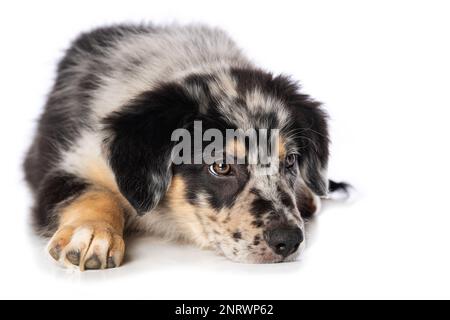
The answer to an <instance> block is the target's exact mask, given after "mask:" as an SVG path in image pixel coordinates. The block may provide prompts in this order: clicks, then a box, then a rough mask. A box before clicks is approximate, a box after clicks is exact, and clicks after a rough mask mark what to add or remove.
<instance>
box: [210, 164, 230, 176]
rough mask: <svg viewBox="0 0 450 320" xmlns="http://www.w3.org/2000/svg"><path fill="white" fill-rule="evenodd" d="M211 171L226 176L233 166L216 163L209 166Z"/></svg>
mask: <svg viewBox="0 0 450 320" xmlns="http://www.w3.org/2000/svg"><path fill="white" fill-rule="evenodd" d="M209 171H210V172H211V173H212V174H213V175H216V176H226V175H228V174H230V172H231V166H230V165H229V164H225V163H215V164H213V165H211V166H209Z"/></svg>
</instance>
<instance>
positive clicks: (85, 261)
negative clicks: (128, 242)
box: [48, 223, 125, 271]
mask: <svg viewBox="0 0 450 320" xmlns="http://www.w3.org/2000/svg"><path fill="white" fill-rule="evenodd" d="M48 252H49V253H50V255H51V256H52V257H53V259H55V260H56V261H59V262H60V263H62V264H63V265H65V266H68V265H74V266H78V267H79V268H80V270H81V271H83V270H85V269H105V268H115V267H118V266H119V265H120V264H121V263H122V260H123V256H124V252H125V243H124V241H123V238H122V236H120V235H119V234H117V232H115V231H114V230H113V228H111V227H109V226H108V225H106V224H95V223H92V224H84V225H81V226H78V227H72V226H65V227H61V228H60V229H58V231H56V233H55V234H54V236H53V237H52V239H51V240H50V243H49V245H48Z"/></svg>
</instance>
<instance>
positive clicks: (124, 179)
mask: <svg viewBox="0 0 450 320" xmlns="http://www.w3.org/2000/svg"><path fill="white" fill-rule="evenodd" d="M197 110H198V104H197V103H196V102H195V101H194V100H193V99H192V98H191V97H189V95H188V94H187V93H186V91H185V90H184V89H183V87H182V86H180V85H178V84H166V85H163V86H161V87H159V88H157V89H155V90H152V91H148V92H145V93H143V94H141V95H140V96H139V97H138V98H136V99H134V100H133V101H131V102H130V103H129V104H128V105H126V106H125V107H123V108H122V109H121V110H120V111H118V112H115V113H114V114H113V115H111V116H109V117H108V118H106V119H105V120H104V124H105V130H107V132H108V139H107V141H106V146H107V151H108V152H109V161H110V166H111V168H112V170H113V171H114V174H115V176H116V181H117V184H118V186H119V189H120V191H121V193H122V194H123V195H124V196H125V197H126V198H127V200H128V201H129V202H130V204H131V205H132V206H133V207H134V208H135V209H136V211H137V212H138V214H144V213H146V212H149V211H151V210H152V209H153V208H155V207H156V206H157V205H158V203H159V201H160V200H161V199H162V198H163V197H164V195H165V193H166V191H167V189H168V187H169V185H170V182H171V179H172V168H171V163H172V159H171V153H172V148H173V145H174V142H172V141H171V135H172V132H173V131H174V130H175V129H177V128H182V127H183V126H184V124H185V123H186V122H188V121H189V119H190V118H191V117H192V116H193V115H194V114H195V113H196V112H197Z"/></svg>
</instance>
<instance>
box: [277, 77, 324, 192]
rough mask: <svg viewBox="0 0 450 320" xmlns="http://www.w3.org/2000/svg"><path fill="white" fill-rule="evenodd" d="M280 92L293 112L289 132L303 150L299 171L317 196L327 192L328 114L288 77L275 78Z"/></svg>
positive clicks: (301, 150)
mask: <svg viewBox="0 0 450 320" xmlns="http://www.w3.org/2000/svg"><path fill="white" fill-rule="evenodd" d="M274 83H275V88H276V92H277V95H278V96H279V97H280V98H282V99H283V100H284V101H285V102H286V105H287V107H288V109H289V111H290V113H291V116H292V118H291V125H290V128H289V132H290V133H291V135H292V136H293V138H294V140H295V142H296V144H297V146H298V148H299V152H300V157H299V158H298V161H299V166H300V172H301V175H302V178H303V179H304V181H305V182H306V184H307V186H308V187H309V188H310V189H311V190H312V191H313V192H314V193H315V194H317V195H318V196H325V195H327V193H328V178H327V176H326V170H327V165H328V154H329V152H328V145H329V139H328V124H327V119H328V116H327V114H326V113H325V111H323V110H322V108H321V104H320V103H319V102H317V101H314V100H312V99H311V98H310V97H309V96H308V95H305V94H301V93H300V86H299V85H298V84H297V83H296V82H293V81H291V80H290V79H289V78H288V77H285V76H278V77H276V78H275V79H274Z"/></svg>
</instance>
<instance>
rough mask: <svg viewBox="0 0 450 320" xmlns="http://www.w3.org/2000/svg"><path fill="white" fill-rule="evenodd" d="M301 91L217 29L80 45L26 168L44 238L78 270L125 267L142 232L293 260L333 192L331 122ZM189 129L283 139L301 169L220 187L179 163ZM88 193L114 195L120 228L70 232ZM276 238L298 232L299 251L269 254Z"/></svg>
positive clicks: (65, 66)
mask: <svg viewBox="0 0 450 320" xmlns="http://www.w3.org/2000/svg"><path fill="white" fill-rule="evenodd" d="M299 90H300V88H299V86H298V85H297V84H296V83H295V82H293V81H292V80H290V79H289V78H288V77H285V76H273V75H272V74H270V73H268V72H266V71H263V70H261V69H259V68H258V67H257V66H255V65H254V64H253V63H252V62H251V61H250V60H249V59H248V58H247V57H245V56H244V55H243V53H242V52H241V50H240V49H239V48H238V47H237V46H236V44H235V43H234V42H233V41H232V40H231V39H230V38H229V37H228V36H227V35H226V34H225V33H224V32H223V31H221V30H218V29H213V28H209V27H204V26H196V25H192V26H168V27H157V26H151V25H140V26H132V25H120V26H113V27H107V28H100V29H97V30H94V31H92V32H89V33H85V34H82V35H81V36H80V37H79V38H78V39H77V40H76V41H75V42H74V43H73V44H72V46H71V48H70V49H69V50H68V51H67V53H66V55H65V57H64V58H63V59H62V61H61V62H60V63H59V66H58V71H57V79H56V81H55V85H54V87H53V89H52V91H51V93H50V95H49V97H48V102H47V105H46V107H45V111H44V113H43V114H42V117H41V119H40V121H39V126H38V130H37V133H36V137H35V140H34V141H33V144H32V146H31V148H30V150H29V152H28V154H27V158H26V161H25V172H26V179H27V181H28V182H29V185H30V186H31V189H32V190H33V192H34V195H35V206H34V209H33V214H34V217H35V224H36V227H37V229H38V230H39V232H40V233H41V234H42V235H45V236H50V237H53V238H52V240H51V241H50V245H49V250H50V253H51V254H52V256H53V257H54V258H55V259H57V260H58V261H60V262H62V263H65V264H75V265H79V266H80V268H92V269H97V268H104V267H114V266H118V265H119V264H120V263H121V259H122V257H123V252H119V253H117V254H116V253H115V252H114V251H115V250H117V251H123V250H124V247H123V245H118V244H117V243H121V238H122V237H123V232H126V231H133V230H139V231H144V232H151V233H154V234H157V235H159V236H162V237H165V238H169V239H173V240H186V241H190V242H193V243H195V244H197V245H199V246H201V247H209V248H213V249H215V250H217V251H218V252H219V253H221V254H224V255H225V256H227V257H228V258H230V259H232V260H235V261H241V262H257V263H262V262H279V261H289V260H292V259H295V258H296V257H297V256H298V254H299V253H300V252H301V250H302V248H303V247H304V241H303V236H302V233H303V229H304V223H303V218H304V217H306V216H311V215H312V214H314V212H315V211H316V210H317V208H318V206H319V202H320V200H319V198H320V197H323V196H326V195H327V192H328V179H327V176H326V169H327V162H328V142H329V139H328V130H327V121H326V118H327V117H326V114H325V112H324V111H323V110H322V108H321V107H320V104H319V103H318V102H316V101H314V100H312V99H311V98H309V97H308V96H307V95H305V94H303V93H300V91H299ZM193 120H202V121H203V123H205V124H207V125H208V126H209V127H212V128H219V129H220V130H224V129H226V128H242V129H247V128H269V129H270V128H272V129H274V128H277V129H280V132H281V136H282V138H283V143H284V145H283V148H284V149H285V152H286V154H291V153H294V154H296V155H298V157H297V163H296V165H295V167H294V168H293V169H292V170H290V171H289V172H287V170H285V169H283V168H281V169H280V172H279V174H277V175H274V176H264V175H259V174H257V173H258V170H260V169H259V168H258V166H251V165H249V166H242V167H237V166H236V167H235V168H234V169H233V170H235V175H234V177H233V178H219V179H222V180H220V181H219V180H214V179H217V178H215V177H211V176H208V173H207V172H205V170H204V168H203V166H201V165H200V166H198V165H181V166H173V165H172V164H171V157H170V154H171V148H172V147H173V143H172V142H171V141H170V135H171V133H172V131H173V130H174V129H176V128H181V127H183V128H189V126H190V123H191V122H192V121H193ZM283 161H284V159H281V162H282V163H283ZM175 181H176V183H175ZM333 186H336V185H335V184H333ZM89 192H91V193H95V194H96V195H97V196H98V195H106V197H111V199H112V198H114V200H111V201H112V202H113V203H115V204H117V205H116V206H114V208H116V209H117V208H120V209H117V210H120V212H121V214H122V215H123V221H122V220H121V219H119V220H117V221H118V222H117V225H123V228H121V227H115V228H113V227H111V226H110V225H109V224H108V223H104V225H101V224H100V225H99V224H98V223H97V222H96V221H89V219H87V220H86V219H85V220H83V222H82V223H75V222H74V221H73V220H74V219H76V215H77V211H76V210H81V209H79V208H83V207H82V206H77V201H81V200H80V199H85V198H86V197H85V195H86V194H87V193H89ZM83 197H84V198H83ZM92 199H95V197H94V198H92V197H91V198H89V201H91V200H92ZM102 199H103V198H102ZM90 203H91V202H90ZM88 210H91V208H88ZM67 211H70V217H71V218H70V219H68V218H67V217H66V216H67V215H69V213H67ZM99 214H100V213H99ZM93 216H95V217H96V215H94V214H93ZM302 216H303V218H302ZM73 217H75V218H73ZM69 220H70V221H69ZM93 220H95V219H94V218H93ZM112 224H114V223H112ZM64 228H65V229H64ZM274 229H275V230H281V231H280V232H278V231H277V232H278V233H275V236H273V237H281V238H283V235H282V233H281V232H282V231H283V230H288V231H289V232H291V234H292V230H297V231H296V232H297V235H294V237H297V238H295V241H296V242H298V243H297V245H296V248H294V249H295V250H293V251H292V252H289V254H279V253H277V252H276V250H275V251H274V250H273V248H272V247H271V246H270V245H269V244H268V243H269V242H270V241H272V240H273V239H272V240H271V239H268V236H267V230H274ZM68 230H69V231H68ZM99 230H100V231H99ZM102 230H103V231H102ZM105 230H106V231H105ZM272 234H273V233H272ZM291 240H292V239H291ZM114 243H115V244H114ZM122 247H123V248H122ZM117 248H119V249H117ZM114 259H116V260H114Z"/></svg>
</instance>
